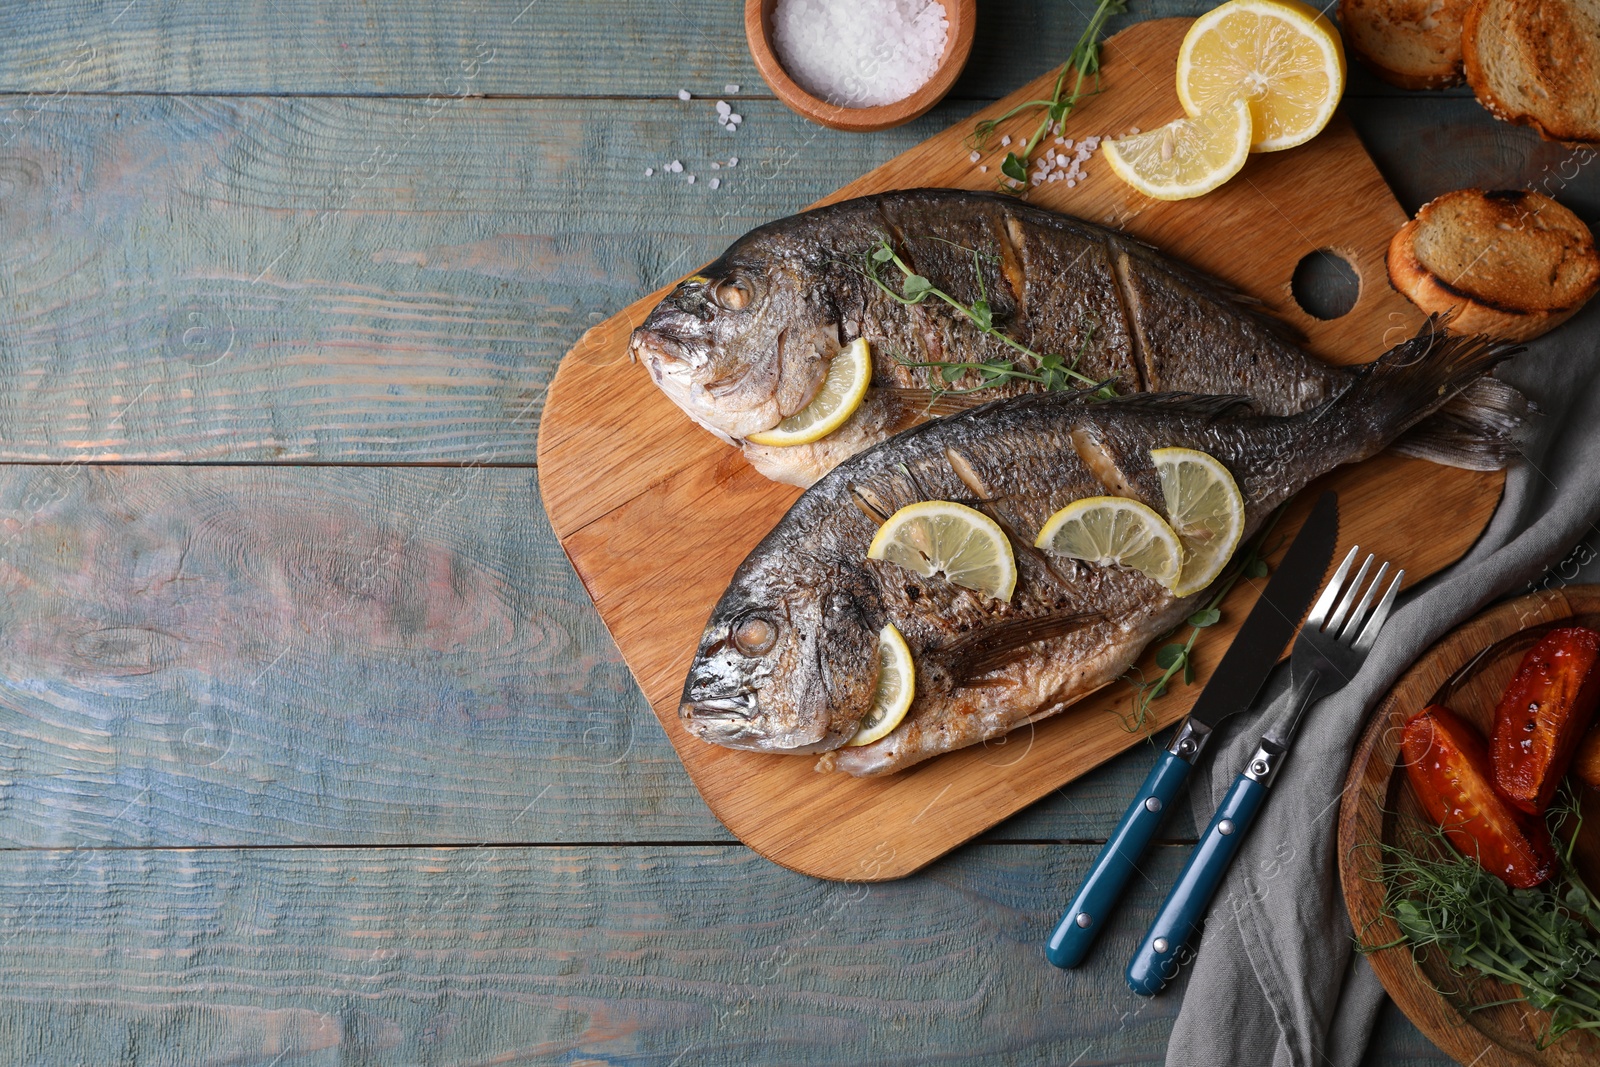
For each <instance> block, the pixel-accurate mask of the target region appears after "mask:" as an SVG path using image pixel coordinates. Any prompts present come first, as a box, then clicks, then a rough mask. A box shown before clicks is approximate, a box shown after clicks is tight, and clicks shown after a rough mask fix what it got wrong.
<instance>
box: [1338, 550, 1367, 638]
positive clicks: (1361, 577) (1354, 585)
mask: <svg viewBox="0 0 1600 1067" xmlns="http://www.w3.org/2000/svg"><path fill="white" fill-rule="evenodd" d="M1372 559H1373V556H1372V553H1371V552H1368V553H1367V558H1366V559H1364V560H1362V561H1361V569H1360V570H1359V571H1357V572H1356V577H1355V581H1353V582H1351V583H1350V585H1349V586H1348V587H1347V588H1346V589H1345V591H1344V596H1342V597H1340V598H1339V606H1338V607H1337V608H1335V609H1334V611H1333V616H1332V617H1331V618H1329V619H1328V626H1327V632H1328V634H1329V635H1330V636H1332V635H1335V634H1337V633H1338V632H1339V624H1340V623H1342V622H1344V617H1345V616H1346V615H1347V614H1349V612H1350V605H1352V604H1354V603H1355V602H1356V597H1357V596H1358V595H1359V594H1360V593H1361V583H1363V582H1365V581H1366V580H1367V572H1368V571H1370V570H1371V569H1372Z"/></svg>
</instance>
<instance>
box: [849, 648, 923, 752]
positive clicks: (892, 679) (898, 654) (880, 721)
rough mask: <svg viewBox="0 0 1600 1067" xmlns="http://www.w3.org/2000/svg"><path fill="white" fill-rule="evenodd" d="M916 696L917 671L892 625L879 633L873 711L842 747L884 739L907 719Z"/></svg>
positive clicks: (909, 650) (864, 717)
mask: <svg viewBox="0 0 1600 1067" xmlns="http://www.w3.org/2000/svg"><path fill="white" fill-rule="evenodd" d="M916 693H917V670H916V666H915V665H914V664H913V663H912V662H911V649H909V648H907V647H906V639H905V638H903V637H901V636H900V631H899V630H896V629H895V628H894V623H892V622H891V623H889V624H888V625H887V626H885V627H884V628H883V629H882V630H881V631H879V633H878V682H877V684H876V685H875V686H874V687H873V690H872V707H871V708H870V709H869V710H868V711H867V713H866V714H865V715H863V716H862V717H861V728H860V729H859V730H857V731H856V735H855V736H854V737H852V738H851V739H850V740H848V741H846V742H845V747H846V748H858V747H860V746H861V745H870V744H872V742H874V741H876V740H878V739H879V738H880V737H884V736H886V735H887V734H888V733H889V731H890V730H893V729H894V728H895V727H896V726H899V725H900V720H902V719H904V718H905V717H906V712H907V711H909V710H910V709H911V698H912V697H914V696H916Z"/></svg>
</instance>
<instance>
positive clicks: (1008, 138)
mask: <svg viewBox="0 0 1600 1067" xmlns="http://www.w3.org/2000/svg"><path fill="white" fill-rule="evenodd" d="M1010 143H1011V135H1010V134H1009V133H1008V134H1006V135H1005V136H1004V137H1002V138H1000V145H1001V147H1004V146H1006V145H1008V144H1010Z"/></svg>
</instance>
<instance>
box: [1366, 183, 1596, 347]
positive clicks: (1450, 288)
mask: <svg viewBox="0 0 1600 1067" xmlns="http://www.w3.org/2000/svg"><path fill="white" fill-rule="evenodd" d="M1388 266H1389V281H1390V282H1391V283H1392V284H1393V285H1394V287H1395V288H1396V289H1398V290H1400V292H1402V293H1404V294H1405V295H1406V296H1407V297H1409V298H1410V300H1411V302H1412V303H1413V304H1416V305H1417V306H1418V307H1419V308H1421V309H1422V310H1423V311H1427V312H1430V313H1431V312H1436V311H1440V312H1442V311H1447V310H1452V309H1453V311H1454V317H1453V318H1452V320H1451V322H1450V328H1451V329H1452V330H1459V331H1461V332H1463V333H1486V334H1489V335H1491V336H1493V337H1497V338H1502V339H1504V340H1508V341H1526V340H1528V339H1529V338H1531V337H1537V336H1539V335H1540V334H1542V333H1544V332H1545V331H1546V330H1549V329H1552V328H1553V327H1555V326H1557V325H1559V324H1560V323H1562V322H1565V321H1566V320H1567V319H1568V318H1570V317H1571V316H1572V314H1573V313H1574V312H1576V311H1577V310H1578V308H1580V307H1582V306H1583V304H1584V302H1585V301H1586V300H1588V299H1589V298H1590V297H1592V296H1593V295H1594V294H1595V290H1596V289H1600V253H1597V252H1596V251H1595V242H1594V235H1593V234H1591V233H1590V232H1589V228H1588V227H1587V226H1585V225H1584V224H1583V220H1582V219H1580V218H1578V216H1576V215H1574V214H1573V213H1572V212H1570V211H1568V210H1567V209H1566V208H1564V207H1562V206H1561V205H1560V204H1558V203H1556V202H1555V201H1554V200H1551V199H1550V198H1549V197H1548V196H1544V195H1543V194H1541V193H1535V192H1530V191H1528V190H1525V189H1512V190H1507V191H1503V192H1493V193H1486V192H1484V191H1483V190H1481V189H1461V190H1458V191H1456V192H1453V193H1445V194H1444V195H1443V196H1441V197H1438V198H1437V199H1435V200H1433V201H1431V202H1429V203H1427V204H1424V205H1423V206H1422V210H1421V211H1418V212H1417V217H1416V218H1414V219H1412V220H1411V221H1410V222H1408V223H1406V224H1405V225H1404V226H1402V227H1400V232H1399V233H1397V234H1395V235H1394V240H1392V241H1391V242H1389V258H1388Z"/></svg>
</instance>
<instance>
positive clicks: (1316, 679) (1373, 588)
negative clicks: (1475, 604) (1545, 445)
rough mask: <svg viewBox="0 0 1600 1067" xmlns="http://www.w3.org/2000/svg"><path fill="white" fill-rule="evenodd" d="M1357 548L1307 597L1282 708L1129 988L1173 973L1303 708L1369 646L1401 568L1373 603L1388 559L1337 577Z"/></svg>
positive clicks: (1338, 680) (1195, 855)
mask: <svg viewBox="0 0 1600 1067" xmlns="http://www.w3.org/2000/svg"><path fill="white" fill-rule="evenodd" d="M1360 551H1361V547H1360V546H1359V545H1357V546H1356V547H1354V548H1352V549H1350V553H1349V554H1348V555H1347V556H1345V558H1344V561H1343V562H1342V563H1340V564H1339V568H1338V570H1336V571H1334V572H1333V577H1332V578H1331V579H1329V581H1328V585H1327V587H1326V588H1324V589H1323V591H1322V595H1321V596H1320V597H1318V598H1317V602H1316V603H1315V604H1313V605H1312V607H1311V612H1310V614H1309V615H1308V616H1307V617H1306V621H1305V625H1304V626H1302V627H1301V628H1300V636H1299V637H1298V638H1296V639H1295V643H1294V651H1293V652H1292V653H1291V654H1290V656H1289V679H1290V699H1289V701H1288V711H1287V712H1286V713H1285V714H1283V715H1282V716H1281V717H1280V718H1279V719H1278V721H1276V722H1274V723H1273V724H1272V725H1271V726H1270V727H1268V729H1267V732H1266V734H1265V735H1264V736H1263V737H1262V738H1261V744H1260V746H1259V747H1258V748H1257V749H1256V752H1255V755H1253V756H1251V757H1250V762H1249V764H1248V765H1247V766H1246V767H1245V769H1244V771H1243V772H1242V773H1241V774H1240V775H1239V777H1238V778H1237V779H1235V780H1234V783H1233V785H1232V787H1230V788H1229V790H1228V793H1227V795H1226V796H1224V797H1223V798H1222V803H1221V804H1220V805H1218V806H1217V811H1216V814H1215V815H1213V816H1212V818H1211V825H1209V826H1207V827H1206V832H1205V833H1204V834H1203V835H1201V837H1200V840H1199V842H1198V843H1196V845H1195V846H1194V851H1193V852H1191V853H1190V854H1189V862H1188V864H1187V865H1186V866H1185V867H1184V869H1183V873H1182V874H1181V875H1179V877H1178V881H1177V884H1176V885H1174V886H1173V887H1172V892H1170V893H1168V894H1167V899H1166V902H1165V903H1163V904H1162V905H1161V910H1160V911H1159V912H1157V913H1156V918H1155V921H1154V922H1152V923H1151V924H1150V929H1149V931H1148V932H1147V933H1146V934H1145V936H1144V940H1143V941H1142V942H1141V943H1140V945H1139V949H1138V951H1137V952H1135V953H1134V956H1133V959H1132V960H1131V961H1130V962H1129V963H1128V986H1129V988H1131V989H1132V990H1133V991H1134V992H1135V993H1141V994H1143V995H1145V996H1154V995H1155V994H1156V993H1159V992H1160V991H1161V990H1162V989H1164V988H1165V987H1166V985H1167V983H1168V982H1169V981H1171V980H1172V978H1173V977H1175V976H1176V975H1177V973H1178V970H1179V968H1180V967H1181V966H1182V965H1183V963H1184V956H1185V954H1186V952H1187V949H1188V945H1189V942H1190V940H1191V939H1193V938H1194V936H1195V935H1197V934H1198V933H1199V932H1200V924H1201V922H1202V921H1203V920H1204V918H1205V914H1206V911H1207V909H1208V908H1209V907H1210V906H1211V898H1212V897H1213V896H1215V895H1216V892H1217V887H1218V886H1219V885H1220V884H1221V883H1222V878H1223V876H1224V875H1225V874H1226V873H1227V871H1228V865H1229V864H1230V863H1231V862H1232V861H1233V857H1234V855H1235V853H1237V852H1238V851H1239V846H1240V845H1241V844H1242V843H1243V840H1244V835H1245V833H1246V832H1247V831H1248V830H1249V829H1250V825H1251V823H1252V822H1254V821H1255V817H1256V813H1257V812H1259V811H1260V810H1261V805H1262V803H1263V802H1264V801H1265V800H1266V797H1267V790H1269V789H1270V788H1271V787H1272V782H1273V779H1275V778H1277V776H1278V771H1279V769H1280V768H1281V767H1282V766H1283V761H1284V759H1285V757H1286V756H1287V755H1288V753H1289V746H1290V744H1291V743H1292V742H1293V740H1294V735H1295V731H1296V730H1297V729H1298V728H1299V726H1300V720H1301V718H1302V717H1303V716H1304V715H1305V712H1306V709H1307V708H1309V707H1310V706H1311V705H1312V704H1313V703H1315V702H1316V701H1318V700H1321V699H1323V698H1324V697H1326V696H1329V695H1331V694H1333V693H1335V692H1337V691H1338V690H1340V689H1342V688H1344V686H1345V685H1346V684H1348V683H1349V682H1350V680H1351V679H1352V678H1354V677H1355V674H1356V672H1357V671H1358V670H1360V669H1361V664H1362V662H1363V661H1365V660H1366V658H1367V653H1369V652H1371V651H1372V646H1373V643H1374V642H1375V641H1377V639H1378V631H1379V630H1381V629H1383V624H1384V623H1385V622H1387V621H1388V619H1389V612H1390V609H1391V608H1393V607H1394V598H1395V595H1396V594H1397V593H1399V591H1400V583H1401V582H1402V581H1403V580H1404V579H1405V576H1406V572H1405V571H1403V570H1401V571H1398V572H1397V573H1396V574H1395V576H1394V579H1393V581H1391V582H1390V583H1389V587H1388V589H1386V590H1385V591H1384V593H1383V595H1382V597H1381V598H1380V599H1379V600H1378V603H1377V606H1376V607H1373V598H1374V597H1375V596H1376V595H1377V593H1378V589H1379V588H1380V587H1381V586H1382V585H1383V582H1384V579H1385V578H1386V577H1387V576H1388V574H1389V564H1388V563H1383V564H1381V565H1380V566H1379V567H1378V573H1377V574H1376V575H1375V576H1374V577H1373V579H1372V582H1371V583H1370V584H1367V582H1366V578H1367V574H1368V573H1369V572H1370V571H1371V570H1372V564H1373V562H1374V560H1375V557H1374V556H1373V555H1372V554H1371V553H1368V555H1367V558H1366V559H1365V561H1363V562H1362V564H1361V569H1360V570H1358V571H1357V572H1356V576H1355V578H1354V580H1352V581H1350V582H1349V583H1348V585H1347V584H1346V582H1345V579H1346V578H1347V577H1348V576H1349V574H1350V567H1351V565H1352V564H1353V563H1354V562H1355V559H1356V555H1357V554H1358V553H1359V552H1360ZM1363 585H1365V586H1366V591H1365V593H1363V592H1362V587H1363ZM1341 591H1342V593H1343V595H1342V596H1341V595H1340V594H1341ZM1358 597H1359V600H1358V599H1357V598H1358ZM1369 609H1370V614H1369Z"/></svg>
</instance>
